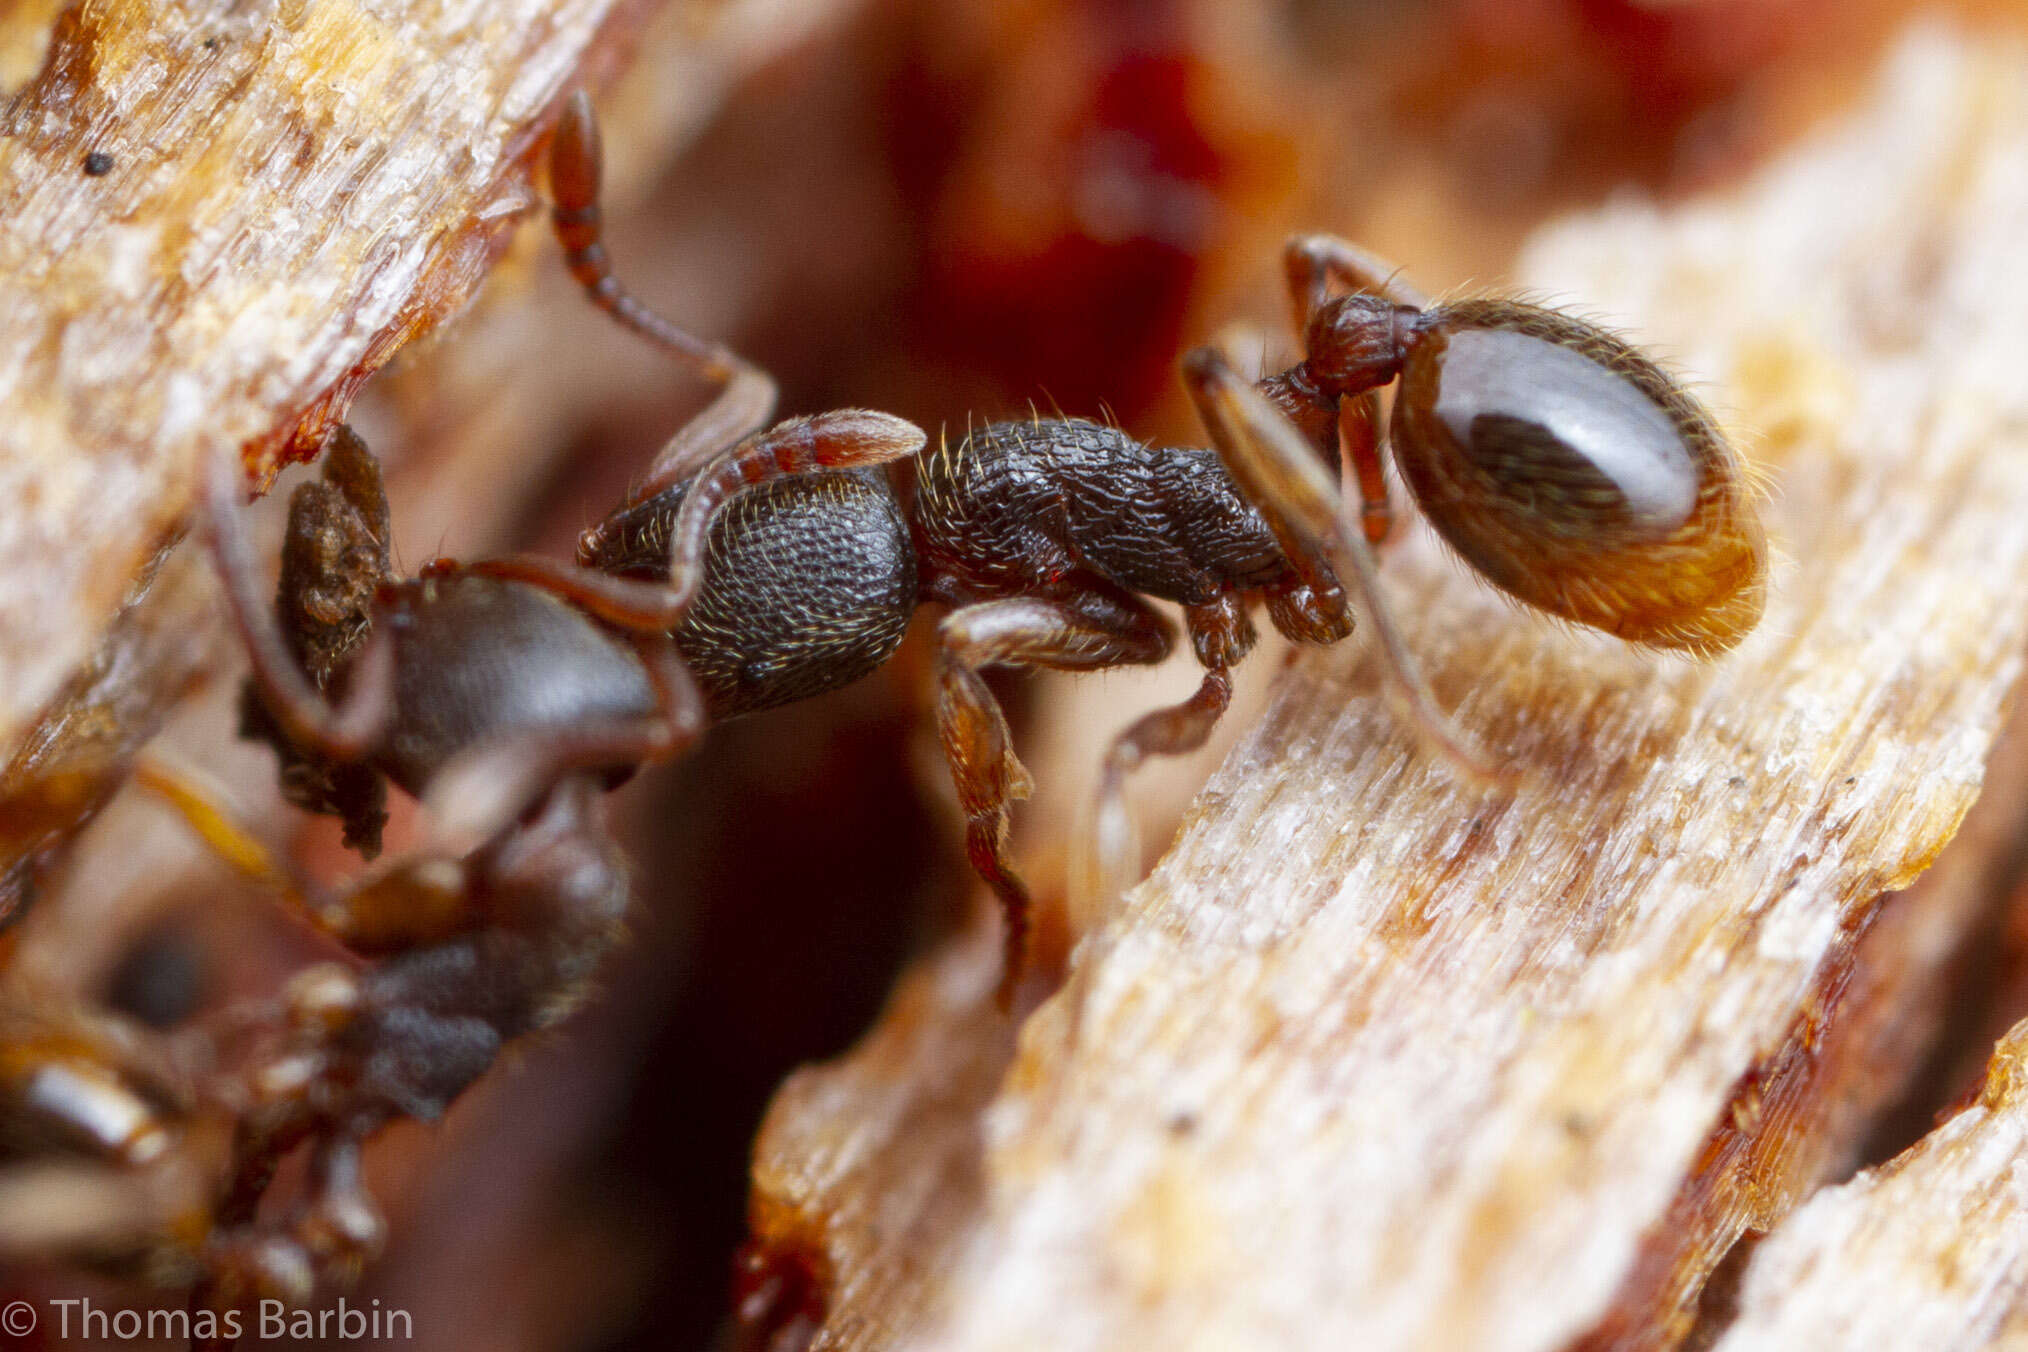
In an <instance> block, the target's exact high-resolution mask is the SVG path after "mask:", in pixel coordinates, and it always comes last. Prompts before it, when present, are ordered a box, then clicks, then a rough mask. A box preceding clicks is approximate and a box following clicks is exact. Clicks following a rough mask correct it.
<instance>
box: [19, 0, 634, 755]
mask: <svg viewBox="0 0 2028 1352" xmlns="http://www.w3.org/2000/svg"><path fill="white" fill-rule="evenodd" d="M648 8H649V6H648V5H647V4H645V3H644V2H643V0H508V2H507V3H499V2H497V0H483V3H474V2H473V0H413V2H411V0H369V2H367V3H338V2H336V0H333V2H329V3H315V4H306V3H301V2H300V0H265V2H264V3H256V4H251V5H242V6H235V7H231V8H229V9H221V8H220V7H218V6H216V5H210V4H193V3H170V2H165V0H113V2H111V3H104V4H92V5H87V6H80V7H76V8H73V9H71V10H70V11H68V12H67V13H66V15H65V16H64V17H63V19H62V20H61V21H60V22H59V24H58V27H57V29H56V33H55V36H54V39H53V45H52V48H51V50H50V53H49V57H48V61H47V64H46V65H45V66H44V67H43V68H42V73H41V74H40V75H39V76H37V77H36V78H35V79H34V80H33V81H31V82H30V83H29V84H28V85H26V86H25V87H23V88H22V89H21V90H19V91H17V92H16V93H15V95H14V97H13V98H12V100H11V101H10V102H9V104H8V105H7V107H6V131H7V135H5V136H4V137H0V225H4V228H0V410H4V411H5V416H4V418H0V502H5V503H7V504H8V509H7V510H6V511H5V512H4V513H0V754H5V753H6V752H8V751H11V749H12V748H13V747H14V745H15V744H16V742H17V741H18V739H19V738H20V737H21V736H22V735H23V733H24V730H25V728H26V727H27V725H28V723H29V722H30V720H32V719H33V718H34V717H35V715H36V713H37V711H38V710H39V709H40V708H41V707H42V706H43V705H44V704H45V703H46V702H47V701H48V700H50V699H51V697H52V696H54V695H55V694H56V693H57V691H58V689H59V688H60V686H61V685H62V683H63V682H64V681H65V680H66V679H67V678H68V677H69V676H70V675H71V673H72V672H73V671H74V670H75V669H76V668H77V666H78V664H79V663H80V662H82V661H83V660H85V658H86V657H87V655H88V654H89V653H90V652H91V650H92V647H93V645H94V644H95V642H96V641H97V639H98V636H99V634H100V631H101V630H102V628H103V626H104V624H105V621H106V620H107V618H108V617H109V616H110V615H111V614H112V612H113V610H114V608H115V607H116V606H117V605H118V604H119V602H120V601H121V599H122V597H124V596H125V595H126V594H127V593H128V591H129V588H130V587H131V585H132V583H133V582H134V580H135V578H136V575H137V574H138V572H139V570H140V568H141V565H142V564H143V562H144V561H145V560H147V559H148V558H149V557H150V556H151V555H153V554H154V553H155V551H156V550H158V549H159V548H160V547H161V546H162V545H163V544H164V543H165V541H166V540H167V539H168V538H170V536H171V533H172V532H173V531H174V530H175V528H176V526H177V524H178V522H179V521H180V519H181V517H182V515H183V512H184V509H185V507H186V506H187V504H188V502H189V496H190V495H189V486H190V471H191V467H192V466H193V465H194V464H195V463H196V460H197V458H198V457H199V456H200V455H201V454H203V453H205V452H206V451H207V450H208V449H210V448H215V447H218V446H220V445H227V446H240V447H243V448H245V450H246V452H247V455H248V458H249V461H250V463H251V464H252V466H253V467H254V468H255V469H256V470H258V471H268V470H271V469H272V468H273V466H274V464H275V459H276V456H277V455H278V454H281V453H283V452H284V451H286V449H287V448H288V447H289V445H290V443H291V442H292V440H294V439H296V438H298V437H299V436H309V437H314V436H315V435H316V434H317V433H318V432H319V431H320V430H321V427H322V424H323V421H324V420H325V419H326V418H328V417H330V416H333V415H335V414H336V413H337V412H342V410H343V407H344V405H345V404H346V403H347V402H348V401H349V398H350V396H351V393H352V392H353V391H354V390H355V389H356V387H357V385H358V383H359V382H360V381H361V380H363V379H364V377H365V376H366V375H367V374H368V373H370V372H371V371H372V370H374V369H375V368H377V367H378V366H380V365H381V364H382V363H384V362H385V361H386V360H387V359H388V357H389V356H390V355H392V353H393V352H394V350H395V349H396V348H397V347H399V346H400V345H401V343H402V342H403V341H405V340H406V339H408V338H410V337H412V336H414V335H415V334H417V333H419V332H422V331H424V330H426V329H428V328H430V327H432V326H433V325H435V324H436V323H438V322H439V321H441V320H442V319H443V318H445V317H446V316H447V315H449V314H451V313H454V312H455V311H456V310H457V309H459V308H460V307H461V306H462V305H463V304H464V302H465V299H466V298H467V297H468V296H469V295H470V293H471V292H472V290H473V289H474V288H475V287H476V286H477V285H478V283H479V281H480V280H481V279H482V278H483V277H484V275H485V273H486V270H487V268H488V266H489V265H490V264H491V262H492V260H493V258H494V256H495V254H496V253H497V252H498V249H499V247H500V246H501V244H502V243H503V241H504V239H505V228H506V227H508V226H510V225H512V224H513V223H514V222H515V221H516V220H517V219H519V217H520V215H521V213H522V212H523V211H524V210H526V209H527V207H528V206H529V205H530V204H531V194H530V190H529V186H528V174H527V161H528V158H529V155H530V152H531V150H532V149H533V146H534V143H535V138H536V136H537V134H538V133H539V131H540V130H541V128H542V126H543V125H544V118H545V116H546V113H547V110H548V109H549V108H550V107H551V106H552V105H553V103H554V101H555V99H556V98H557V96H558V95H559V93H560V92H561V91H563V90H564V89H565V88H567V87H568V86H570V85H572V84H574V83H576V82H578V81H580V80H582V79H585V78H587V77H588V76H591V75H594V74H596V70H597V67H596V66H595V65H591V66H588V63H589V62H592V61H593V58H594V54H595V52H596V51H597V50H598V48H599V44H600V43H601V42H602V40H603V41H604V42H606V43H608V44H609V43H611V42H612V41H613V40H614V39H615V38H616V37H617V36H618V35H619V34H620V33H622V32H624V31H626V30H627V29H628V28H629V27H631V26H632V25H633V24H634V23H636V22H637V21H638V19H639V18H641V17H642V16H644V14H645V12H646V11H647V9H648ZM37 17H38V16H36V15H34V14H31V13H26V12H24V13H23V14H22V15H21V16H18V18H17V20H16V21H17V22H34V21H35V19H36V18H37ZM89 152H101V153H104V154H106V155H109V156H110V157H111V158H112V166H111V168H110V169H109V171H108V172H106V173H105V174H103V175H101V176H97V177H93V176H88V175H86V174H85V173H84V170H83V161H84V156H85V155H86V154H87V153H89Z"/></svg>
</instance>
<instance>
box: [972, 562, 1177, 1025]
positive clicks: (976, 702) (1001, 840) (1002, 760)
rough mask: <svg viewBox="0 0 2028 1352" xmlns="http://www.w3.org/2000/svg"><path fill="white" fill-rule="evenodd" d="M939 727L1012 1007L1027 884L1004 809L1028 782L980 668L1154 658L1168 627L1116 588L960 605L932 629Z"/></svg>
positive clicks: (1067, 667) (1003, 1000)
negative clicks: (1003, 928)
mask: <svg viewBox="0 0 2028 1352" xmlns="http://www.w3.org/2000/svg"><path fill="white" fill-rule="evenodd" d="M937 632H938V638H939V640H940V643H941V648H940V650H939V652H938V655H937V733H938V736H939V737H940V738H941V740H942V742H943V747H944V759H945V760H946V761H947V762H949V764H950V767H951V778H952V780H954V781H955V782H956V784H957V790H958V804H959V806H960V807H962V808H963V809H964V813H965V852H966V854H967V856H968V857H969V858H970V859H971V861H972V867H973V869H974V870H976V871H977V872H978V874H979V876H980V877H982V878H984V879H985V880H986V882H987V884H988V885H989V886H991V887H992V889H993V892H994V895H995V896H997V897H998V898H999V900H1000V907H1001V911H1002V913H1003V914H1004V915H1005V917H1006V925H1007V932H1006V956H1005V960H1004V961H1005V965H1004V966H1003V968H1002V970H1001V976H1000V988H999V991H998V993H997V999H998V1000H999V1003H1000V1007H1001V1008H1002V1009H1009V1008H1011V1007H1012V1004H1013V999H1014V991H1015V988H1016V987H1017V986H1019V985H1020V982H1021V972H1022V967H1023V965H1024V964H1025V962H1026V959H1027V951H1028V888H1027V885H1026V884H1024V883H1023V882H1022V881H1021V878H1020V875H1019V874H1017V873H1016V872H1015V871H1014V864H1013V861H1012V860H1011V859H1009V858H1008V855H1007V825H1008V809H1009V806H1010V805H1011V804H1012V803H1013V802H1014V800H1016V799H1020V798H1026V797H1027V796H1028V794H1029V791H1030V789H1032V788H1033V786H1034V781H1032V780H1031V779H1030V778H1029V777H1028V771H1027V770H1026V769H1025V768H1023V766H1022V764H1021V761H1020V759H1019V758H1018V757H1016V756H1015V754H1014V747H1013V739H1012V737H1011V736H1010V735H1009V733H1008V731H1007V719H1006V716H1005V715H1004V714H1002V713H1001V711H1000V703H999V701H998V700H996V699H994V698H993V692H992V691H990V690H988V689H987V688H986V683H985V681H984V680H983V679H982V678H981V677H980V674H979V673H980V672H981V671H982V670H984V669H985V668H987V667H994V666H1042V667H1054V668H1056V669H1058V670H1060V671H1095V670H1098V669H1101V668H1104V667H1116V666H1125V665H1130V664H1145V663H1151V662H1159V661H1161V660H1162V659H1163V658H1164V657H1166V656H1168V654H1169V648H1170V643H1171V640H1170V636H1169V630H1168V627H1167V625H1166V624H1165V623H1164V621H1163V620H1162V619H1161V617H1160V616H1158V615H1156V614H1155V613H1154V612H1153V611H1151V610H1149V609H1148V608H1147V607H1146V606H1144V605H1142V604H1141V603H1140V602H1139V601H1136V600H1135V599H1133V598H1132V597H1131V596H1128V595H1127V594H1125V593H1124V592H1117V591H1116V589H1110V588H1107V589H1103V590H1102V589H1099V588H1097V587H1094V588H1092V589H1091V590H1089V591H1086V592H1083V593H1080V594H1078V595H1076V596H1074V597H1071V598H1068V599H1064V600H1046V599H1043V598H1040V597H1015V598H1010V599H1006V600H1000V601H983V602H980V603H978V604H976V605H969V606H964V607H961V608H959V609H957V610H954V611H952V612H951V613H950V614H949V615H946V616H945V617H944V620H943V623H942V624H941V625H939V626H938V630H937Z"/></svg>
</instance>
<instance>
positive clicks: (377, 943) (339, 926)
mask: <svg viewBox="0 0 2028 1352" xmlns="http://www.w3.org/2000/svg"><path fill="white" fill-rule="evenodd" d="M133 778H134V782H135V783H136V784H137V785H139V786H140V787H141V788H143V789H145V790H147V791H148V792H150V793H152V794H154V795H155V796H156V797H158V798H159V799H161V800H162V802H163V804H164V805H165V806H166V807H168V808H170V809H171V810H172V811H174V812H175V813H176V815H177V816H179V817H180V818H182V820H183V823H184V825H186V826H188V827H189V828H190V830H191V832H192V833H193V834H194V835H196V836H197V838H198V839H199V840H201V841H203V842H204V844H205V846H206V847H207V848H208V849H210V851H211V852H212V853H213V854H214V855H216V856H217V857H218V858H219V860H220V861H221V862H223V863H224V864H226V865H227V866H228V867H230V868H231V869H232V870H233V871H234V872H236V873H238V874H239V875H240V876H241V877H243V878H245V879H246V880H247V881H248V882H250V883H252V884H253V885H254V886H256V887H258V888H259V889H261V890H262V891H263V892H266V893H268V894H269V895H271V896H273V897H276V898H278V899H279V900H280V901H281V902H282V904H283V905H284V906H285V907H286V908H287V909H288V910H289V912H290V913H291V914H293V915H295V916H297V917H298V918H300V919H301V920H303V921H304V922H305V923H307V924H308V925H309V926H310V927H311V928H312V929H315V930H316V931H317V932H318V933H320V934H323V935H325V936H327V937H329V938H331V939H333V940H335V941H336V942H337V943H339V944H342V945H343V946H344V947H345V948H346V949H348V950H350V951H351V952H354V953H358V954H361V955H364V956H371V955H374V954H377V953H387V952H396V951H400V950H403V949H408V948H414V947H417V946H419V945H423V944H430V943H437V942H440V941H442V940H443V939H445V938H447V937H448V936H450V935H452V934H456V933H458V932H459V931H460V930H463V929H465V928H467V927H469V925H470V923H471V920H470V907H469V905H468V904H467V890H468V889H467V886H466V881H465V876H464V870H463V868H462V867H461V866H460V865H459V863H458V862H457V860H456V859H454V858H450V857H446V856H445V855H444V854H443V853H441V852H432V851H427V850H424V851H415V852H412V853H409V854H404V855H402V856H400V857H399V858H395V859H389V860H383V861H382V862H381V863H379V864H376V865H375V866H374V867H373V868H372V869H370V870H368V871H367V872H366V873H365V874H364V875H362V876H361V877H359V878H358V879H356V880H355V881H354V882H352V883H351V884H350V885H348V886H347V887H345V888H344V889H342V890H340V891H338V892H336V893H327V892H326V891H324V889H322V888H319V887H317V886H316V885H315V884H313V883H311V882H310V881H309V880H308V879H306V878H304V877H303V876H302V875H300V874H299V873H297V872H296V871H295V870H294V869H293V868H291V867H289V866H288V865H287V864H286V863H284V862H283V861H282V860H281V859H279V858H278V857H277V856H276V855H275V854H274V852H273V851H271V850H269V849H268V848H267V846H265V845H263V844H261V842H260V841H259V840H258V839H257V838H256V837H255V836H254V834H253V833H252V832H251V831H250V830H248V829H247V827H246V826H245V824H244V823H243V822H242V821H241V819H240V816H239V814H238V813H237V812H235V811H234V810H233V809H232V808H231V807H230V806H228V805H227V803H226V800H225V796H224V795H223V794H222V793H221V792H219V791H218V790H217V789H216V788H215V787H214V786H212V785H210V784H207V783H205V782H204V780H203V779H202V778H201V777H199V776H198V775H197V774H196V773H195V772H194V771H191V770H188V769H185V768H182V767H179V766H174V765H171V764H169V763H168V762H167V761H164V760H163V759H162V758H161V757H160V756H159V755H157V754H156V753H153V752H148V753H144V754H143V755H142V756H141V757H140V758H139V759H138V760H137V761H136V762H135V765H134V775H133Z"/></svg>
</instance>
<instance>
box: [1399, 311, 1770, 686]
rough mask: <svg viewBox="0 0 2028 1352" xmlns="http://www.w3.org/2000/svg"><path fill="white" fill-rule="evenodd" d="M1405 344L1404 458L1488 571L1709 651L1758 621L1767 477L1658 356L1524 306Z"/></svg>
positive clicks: (1569, 614)
mask: <svg viewBox="0 0 2028 1352" xmlns="http://www.w3.org/2000/svg"><path fill="white" fill-rule="evenodd" d="M1404 346H1405V349H1406V350H1405V352H1404V354H1403V360H1402V367H1401V385H1400V388H1399V392H1398V394H1397V397H1396V400H1395V406H1394V415H1393V421H1392V433H1393V449H1394V460H1395V465H1396V467H1397V469H1398V470H1399V471H1400V473H1401V476H1402V478H1403V480H1404V481H1405V482H1406V483H1407V485H1408V487H1409V489H1410V491H1411V492H1412V493H1413V494H1414V495H1415V498H1416V501H1417V503H1418V505H1419V506H1420V507H1421V508H1422V511H1423V514H1424V515H1425V516H1427V517H1428V518H1429V521H1430V524H1431V525H1432V526H1434V527H1435V528H1436V530H1437V533H1438V534H1440V535H1441V536H1442V537H1443V538H1444V539H1445V540H1446V541H1447V542H1448V543H1449V544H1450V546H1451V547H1452V548H1453V549H1455V550H1457V552H1458V553H1459V554H1460V555H1462V556H1463V557H1464V558H1465V560H1466V561H1467V562H1469V563H1470V564H1471V565H1472V566H1473V567H1475V568H1476V569H1478V570H1479V571H1480V572H1481V573H1482V574H1484V575H1485V577H1486V578H1487V579H1488V580H1489V581H1491V582H1493V583H1494V584H1495V585H1497V586H1499V587H1501V588H1502V589H1504V590H1505V591H1507V592H1509V593H1510V594H1512V595H1513V596H1515V597H1516V598H1518V599H1520V600H1522V601H1525V602H1527V603H1528V604H1529V605H1532V606H1537V607H1539V608H1541V609H1543V610H1545V611H1548V612H1549V613H1551V614H1553V615H1558V616H1561V617H1563V618H1565V619H1568V620H1572V621H1575V622H1577V623H1579V624H1584V625H1589V626H1592V627H1594V628H1598V629H1602V630H1605V631H1606V632H1607V633H1611V634H1614V635H1617V636H1618V637H1620V638H1623V639H1627V640H1629V641H1631V642H1635V643H1644V644H1650V645H1653V646H1656V647H1664V648H1680V649H1684V650H1687V651H1690V652H1692V653H1696V654H1700V655H1703V654H1710V653H1715V652H1719V651H1722V650H1724V649H1727V648H1730V647H1732V646H1733V645H1734V644H1736V643H1737V642H1738V641H1739V640H1740V639H1741V638H1742V637H1744V636H1745V635H1746V633H1747V632H1748V631H1749V630H1751V629H1752V628H1753V626H1754V624H1755V623H1756V622H1757V621H1758V620H1759V618H1760V615H1761V611H1762V609H1763V607H1764V605H1765V603H1766V574H1767V541H1766V537H1765V535H1764V534H1763V532H1762V530H1761V527H1760V522H1759V517H1758V514H1757V513H1756V511H1755V510H1754V503H1753V494H1754V489H1753V485H1752V482H1751V479H1750V477H1749V475H1748V472H1747V469H1746V466H1745V464H1744V462H1743V461H1742V460H1741V459H1740V457H1739V456H1738V454H1737V453H1736V452H1734V451H1733V449H1732V448H1731V446H1730V445H1729V444H1728V443H1727V441H1726V439H1725V437H1724V435H1723V433H1721V432H1720V431H1719V430H1718V427H1717V425H1716V423H1715V422H1714V421H1713V419H1712V417H1711V415H1710V414H1709V413H1708V412H1706V411H1705V409H1704V408H1703V407H1702V406H1701V405H1700V404H1699V403H1698V402H1697V401H1696V400H1695V399H1694V398H1693V397H1692V396H1691V395H1689V394H1688V393H1687V392H1686V391H1684V390H1683V388H1682V387H1681V386H1680V385H1678V384H1677V383H1676V382H1675V381H1674V380H1672V379H1671V378H1670V377H1669V376H1668V375H1667V374H1666V373H1665V372H1663V371H1662V370H1661V368H1659V367H1657V366H1656V365H1655V363H1654V362H1652V361H1651V360H1649V359H1648V358H1647V357H1645V356H1643V355H1642V354H1641V353H1640V352H1639V351H1637V350H1636V349H1634V348H1633V347H1631V346H1629V345H1628V344H1627V343H1625V342H1622V341H1621V340H1620V339H1618V338H1616V337H1614V336H1613V335H1611V334H1610V333H1607V332H1606V331H1604V330H1603V329H1600V328H1598V327H1596V326H1594V325H1591V324H1587V323H1585V322H1583V321H1581V320H1577V319H1573V318H1571V317H1569V316H1567V315H1562V314H1558V313H1557V312H1556V311H1553V310H1547V309H1543V308H1541V307H1539V306H1535V305H1528V304H1525V303H1522V302H1518V301H1511V300H1493V299H1474V300H1462V301H1457V302H1454V303H1451V304H1447V305H1440V306H1435V307H1432V308H1431V309H1428V310H1425V311H1423V312H1422V314H1421V315H1420V316H1418V317H1417V319H1416V320H1415V322H1414V324H1413V328H1412V331H1411V333H1410V334H1409V335H1408V337H1407V341H1406V343H1405V345H1404Z"/></svg>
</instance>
